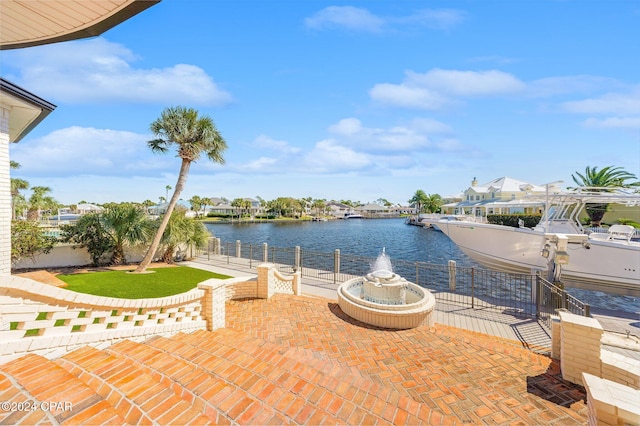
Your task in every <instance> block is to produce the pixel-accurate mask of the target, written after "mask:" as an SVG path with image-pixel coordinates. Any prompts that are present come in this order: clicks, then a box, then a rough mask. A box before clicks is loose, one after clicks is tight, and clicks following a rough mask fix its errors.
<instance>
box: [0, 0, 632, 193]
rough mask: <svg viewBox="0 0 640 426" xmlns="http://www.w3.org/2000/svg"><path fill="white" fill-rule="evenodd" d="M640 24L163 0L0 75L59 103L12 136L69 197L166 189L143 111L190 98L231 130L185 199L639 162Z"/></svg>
mask: <svg viewBox="0 0 640 426" xmlns="http://www.w3.org/2000/svg"><path fill="white" fill-rule="evenodd" d="M639 40H640V3H638V2H637V1H570V0H567V1H471V0H469V1H455V0H451V1H429V2H425V1H411V0H408V1H402V2H398V1H354V2H325V1H309V0H306V1H292V0H291V1H268V2H265V1H257V0H255V1H243V0H234V1H210V0H190V1H188V2H187V1H184V0H163V1H162V2H161V3H159V4H157V5H156V6H153V7H151V8H150V9H148V10H146V11H144V12H142V13H141V14H139V15H137V16H135V17H133V18H132V19H130V20H128V21H126V22H125V23H123V24H121V25H120V26H118V27H116V28H113V29H111V30H109V31H108V32H106V33H105V34H103V35H102V36H100V37H97V38H92V39H86V40H81V41H75V42H67V43H59V44H55V45H48V46H41V47H34V48H27V49H20V50H15V51H2V52H0V60H1V67H2V69H1V72H2V75H3V77H5V78H7V79H9V80H10V81H12V82H14V83H16V84H18V85H21V86H22V87H24V88H25V89H27V90H29V91H31V92H33V93H35V94H37V95H38V96H40V97H42V98H44V99H46V100H48V101H50V102H52V103H54V104H56V105H57V109H56V110H55V111H54V112H53V113H52V114H51V115H50V116H49V117H47V118H46V120H44V121H43V122H42V123H41V124H40V125H39V126H38V127H37V128H36V129H35V130H33V131H32V132H31V133H30V134H29V135H28V136H27V137H26V138H24V139H23V140H22V141H21V142H20V143H18V144H12V146H11V150H10V155H11V159H12V160H15V161H18V162H19V163H20V164H21V165H22V168H21V169H19V170H17V171H15V172H13V175H14V176H15V177H21V178H23V179H26V180H27V181H29V182H30V184H31V185H32V186H34V185H46V186H49V187H51V188H52V190H53V192H52V195H53V196H54V197H55V198H56V199H57V200H58V201H60V202H62V203H69V204H71V203H77V202H79V201H80V200H86V201H90V202H97V203H103V202H107V201H143V200H145V199H151V200H153V201H157V200H158V199H159V197H160V196H164V195H165V194H166V191H165V187H166V186H167V185H170V186H175V182H176V179H177V172H178V170H179V160H178V159H177V158H176V157H175V155H174V153H173V152H172V153H170V154H166V155H156V154H153V153H151V152H150V150H149V149H148V148H147V145H146V141H148V140H150V139H151V138H152V135H151V134H150V133H149V130H148V129H149V124H150V123H151V122H152V121H154V120H155V119H156V118H158V117H159V116H160V113H161V112H162V110H163V109H164V108H165V107H169V106H176V105H182V106H187V107H193V108H196V109H197V110H198V111H199V112H200V113H201V114H204V115H209V116H210V117H212V118H213V119H214V121H215V123H216V125H217V127H218V129H219V130H220V132H221V133H222V135H223V136H224V137H225V139H226V141H227V143H228V147H229V148H228V150H227V151H226V152H225V154H224V157H225V160H226V163H225V164H224V165H217V164H212V163H210V162H208V161H207V160H206V159H204V158H203V159H201V160H200V161H199V162H197V163H195V164H194V165H193V166H192V168H191V172H190V174H189V179H188V181H187V185H186V188H185V190H184V191H183V193H182V196H181V198H183V199H185V200H187V199H189V198H190V197H191V196H193V195H199V196H207V197H221V196H222V197H227V198H230V199H233V198H237V197H256V196H260V197H262V198H264V199H267V200H270V199H274V198H277V197H283V196H292V197H298V198H301V197H309V196H310V197H313V198H326V199H338V200H339V199H350V200H353V201H361V202H370V201H374V200H376V199H378V198H385V199H387V200H389V201H392V202H394V203H401V204H404V203H406V201H407V200H408V199H409V198H411V196H412V195H413V193H414V192H415V191H416V190H417V189H422V190H424V191H425V192H427V193H429V194H433V193H438V194H440V195H442V196H450V195H454V194H457V193H459V192H461V191H463V190H464V189H466V188H467V187H468V186H469V185H470V182H471V180H472V179H473V178H474V177H477V179H478V181H479V182H481V183H483V182H487V181H490V180H492V179H494V178H498V177H501V176H508V177H511V178H514V179H518V180H522V181H526V182H530V183H534V184H544V183H548V182H552V181H556V180H563V181H564V182H565V186H566V185H571V184H572V181H571V174H573V173H575V172H576V171H580V172H583V171H584V169H585V167H586V166H596V167H598V168H602V167H605V166H609V165H614V166H619V167H622V168H624V169H625V170H627V171H628V172H631V173H633V174H635V175H636V176H638V175H640V73H639V70H640V43H639ZM27 195H28V193H27Z"/></svg>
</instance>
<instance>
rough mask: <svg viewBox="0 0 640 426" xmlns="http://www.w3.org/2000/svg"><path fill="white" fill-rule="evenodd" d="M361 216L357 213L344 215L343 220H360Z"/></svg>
mask: <svg viewBox="0 0 640 426" xmlns="http://www.w3.org/2000/svg"><path fill="white" fill-rule="evenodd" d="M362 218H363V216H362V215H361V214H357V213H345V214H344V218H343V219H362Z"/></svg>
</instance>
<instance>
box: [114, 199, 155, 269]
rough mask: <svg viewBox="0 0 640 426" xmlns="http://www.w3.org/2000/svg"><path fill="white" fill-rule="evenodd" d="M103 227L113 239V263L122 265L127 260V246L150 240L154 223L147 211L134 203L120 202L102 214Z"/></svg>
mask: <svg viewBox="0 0 640 426" xmlns="http://www.w3.org/2000/svg"><path fill="white" fill-rule="evenodd" d="M101 222H102V226H103V228H104V229H105V230H106V232H107V233H108V234H109V235H110V236H111V239H112V241H113V254H112V256H111V263H112V264H114V265H121V264H123V263H124V262H125V253H124V249H125V247H126V246H134V245H136V244H140V243H144V242H146V241H148V238H149V237H150V234H151V232H152V230H153V223H152V222H151V221H150V220H149V218H148V217H147V215H146V213H145V211H144V210H143V209H141V208H139V207H136V206H134V205H132V204H118V205H116V206H113V207H111V208H109V209H107V210H105V211H104V212H103V213H102V215H101Z"/></svg>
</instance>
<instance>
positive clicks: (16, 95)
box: [0, 77, 56, 142]
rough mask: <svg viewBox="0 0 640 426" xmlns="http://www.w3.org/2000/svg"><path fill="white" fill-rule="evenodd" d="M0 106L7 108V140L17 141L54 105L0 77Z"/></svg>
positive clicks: (53, 107)
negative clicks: (8, 116)
mask: <svg viewBox="0 0 640 426" xmlns="http://www.w3.org/2000/svg"><path fill="white" fill-rule="evenodd" d="M0 106H2V108H6V109H8V110H9V114H10V116H11V119H10V120H9V141H10V142H18V141H19V140H20V139H22V138H23V137H24V136H25V135H26V134H27V133H29V132H30V131H31V129H33V128H34V127H35V126H37V125H38V124H39V123H40V122H41V121H42V120H44V119H45V118H46V117H47V115H49V113H50V112H51V111H53V110H54V109H55V108H56V106H55V105H54V104H52V103H51V102H47V101H45V100H44V99H42V98H40V97H38V96H36V95H34V94H33V93H31V92H28V91H26V90H25V89H23V88H21V87H20V86H17V85H15V84H13V83H11V82H10V81H8V80H5V79H4V78H2V77H0Z"/></svg>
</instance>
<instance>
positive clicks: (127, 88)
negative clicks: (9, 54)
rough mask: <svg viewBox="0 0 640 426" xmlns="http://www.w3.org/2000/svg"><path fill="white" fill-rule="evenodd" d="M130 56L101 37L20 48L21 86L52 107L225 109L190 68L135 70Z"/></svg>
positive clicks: (225, 98)
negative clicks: (123, 104) (129, 104)
mask: <svg viewBox="0 0 640 426" xmlns="http://www.w3.org/2000/svg"><path fill="white" fill-rule="evenodd" d="M136 60H137V57H136V55H135V54H134V53H133V52H131V51H130V50H129V49H127V48H126V47H124V46H122V45H120V44H117V43H112V42H109V41H108V40H106V39H104V38H96V39H91V40H82V41H74V42H68V43H58V44H51V45H46V46H39V47H34V48H30V49H21V51H19V52H16V53H15V61H16V63H17V64H18V65H20V68H21V76H20V77H19V78H20V80H21V83H22V84H24V85H25V86H26V87H29V89H30V90H33V91H35V92H36V93H39V94H41V95H42V96H44V97H45V98H50V99H55V100H56V102H68V103H80V104H83V103H95V102H104V101H109V102H132V103H165V104H174V103H178V104H183V103H190V104H196V105H214V106H217V105H225V104H228V103H229V102H231V101H232V97H231V95H230V94H229V93H228V92H226V91H224V90H222V89H220V88H219V87H218V85H217V84H216V83H215V82H214V80H213V78H212V77H211V76H209V75H208V74H207V73H206V71H205V70H203V69H202V68H200V67H197V66H195V65H190V64H175V65H171V66H167V67H164V68H136V67H135V66H134V63H135V61H136Z"/></svg>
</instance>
